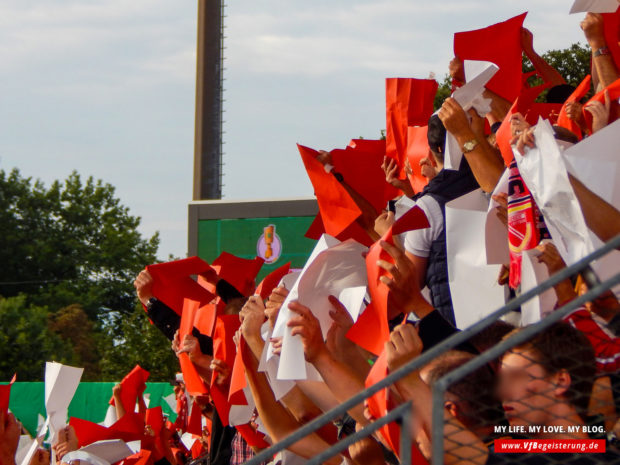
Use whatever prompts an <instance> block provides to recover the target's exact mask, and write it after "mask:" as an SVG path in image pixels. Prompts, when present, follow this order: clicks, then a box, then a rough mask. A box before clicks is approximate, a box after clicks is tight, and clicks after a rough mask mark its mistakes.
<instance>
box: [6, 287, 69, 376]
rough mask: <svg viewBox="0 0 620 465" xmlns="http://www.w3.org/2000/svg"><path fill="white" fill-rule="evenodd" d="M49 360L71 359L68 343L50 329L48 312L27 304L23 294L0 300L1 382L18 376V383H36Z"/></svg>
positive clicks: (67, 361) (42, 308) (63, 360)
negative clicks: (15, 375) (15, 374)
mask: <svg viewBox="0 0 620 465" xmlns="http://www.w3.org/2000/svg"><path fill="white" fill-rule="evenodd" d="M52 360H55V361H58V362H61V363H70V362H71V361H72V360H73V357H72V350H71V344H69V343H67V342H66V341H64V340H63V339H62V338H61V337H59V336H58V334H56V333H55V332H54V331H52V330H51V329H50V328H49V326H48V311H47V309H46V308H45V307H39V306H36V305H29V304H27V301H26V296H24V295H21V296H18V297H10V298H0V379H2V380H3V381H8V380H9V379H10V378H11V377H12V376H13V374H14V373H17V376H18V380H19V381H39V380H41V379H42V376H43V373H44V364H45V362H46V361H52Z"/></svg>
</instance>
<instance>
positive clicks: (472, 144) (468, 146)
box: [463, 141, 476, 152]
mask: <svg viewBox="0 0 620 465" xmlns="http://www.w3.org/2000/svg"><path fill="white" fill-rule="evenodd" d="M463 147H464V148H465V150H467V151H468V152H471V151H472V150H473V149H474V148H475V147H476V143H475V142H473V141H469V142H465V145H464V146H463Z"/></svg>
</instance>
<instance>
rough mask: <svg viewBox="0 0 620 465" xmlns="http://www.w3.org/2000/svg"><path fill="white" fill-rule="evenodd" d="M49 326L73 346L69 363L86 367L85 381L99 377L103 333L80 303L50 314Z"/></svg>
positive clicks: (83, 377)
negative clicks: (100, 344)
mask: <svg viewBox="0 0 620 465" xmlns="http://www.w3.org/2000/svg"><path fill="white" fill-rule="evenodd" d="M48 327H49V329H50V330H51V331H53V332H54V333H55V334H56V335H58V336H59V337H60V338H61V339H62V340H63V341H64V342H65V343H66V344H68V345H69V346H70V347H71V360H69V361H68V362H69V364H70V365H72V366H78V367H83V368H84V375H83V376H82V379H83V380H84V381H91V380H97V379H99V375H100V371H101V370H100V368H99V360H100V358H101V356H100V353H99V347H98V345H99V343H100V340H101V338H102V334H100V333H98V332H96V331H95V323H93V322H92V321H91V320H89V319H88V315H86V312H85V311H84V310H83V309H82V307H81V306H80V305H78V304H73V305H69V306H68V307H65V308H61V309H60V310H58V311H57V312H55V313H50V314H49V316H48Z"/></svg>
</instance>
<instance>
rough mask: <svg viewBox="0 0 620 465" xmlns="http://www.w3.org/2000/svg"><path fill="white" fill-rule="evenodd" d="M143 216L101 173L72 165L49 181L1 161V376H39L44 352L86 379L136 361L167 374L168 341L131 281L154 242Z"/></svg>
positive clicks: (116, 373)
mask: <svg viewBox="0 0 620 465" xmlns="http://www.w3.org/2000/svg"><path fill="white" fill-rule="evenodd" d="M139 224H140V218H138V217H135V216H132V215H131V214H130V213H129V210H128V208H127V207H125V206H123V205H122V204H121V202H120V200H119V199H118V198H117V197H116V196H115V191H114V187H112V186H111V185H110V184H106V183H104V182H103V181H101V180H98V181H95V180H94V179H93V178H92V177H90V178H88V179H86V181H83V180H82V179H81V177H80V176H79V175H78V174H77V173H76V172H73V173H71V175H69V177H68V178H67V179H66V180H65V181H63V182H59V181H56V182H54V183H52V184H51V185H50V186H49V187H46V186H45V185H44V184H43V183H42V182H41V181H38V180H37V181H33V180H32V179H31V178H25V177H22V176H21V174H20V173H19V171H18V170H13V171H11V172H8V173H7V172H5V171H4V170H0V263H2V266H0V296H1V297H0V299H1V300H0V377H1V378H0V379H5V380H8V379H9V377H10V376H12V374H13V372H15V371H17V372H18V377H19V379H20V380H23V381H26V380H41V379H42V375H43V372H44V364H45V362H46V361H49V360H56V361H58V362H62V363H67V364H69V365H73V366H82V367H84V368H85V372H84V376H83V379H85V380H99V379H102V377H103V378H105V379H107V380H119V379H120V378H122V377H123V376H124V375H125V374H126V373H127V372H128V371H129V370H130V369H131V368H133V366H134V365H135V364H136V363H140V364H141V365H143V366H144V367H145V368H147V369H149V368H150V369H151V371H152V376H151V380H153V381H160V380H165V379H168V378H169V376H170V373H173V372H174V369H176V367H177V366H178V364H177V362H176V359H175V357H174V354H172V352H171V351H170V344H169V342H168V341H167V340H166V339H165V338H164V337H163V336H161V335H160V334H159V333H158V331H157V330H156V329H155V328H154V327H152V326H151V325H150V324H149V323H148V320H147V319H146V317H145V315H144V312H143V311H142V310H141V311H140V312H141V313H138V312H137V311H136V296H135V290H134V288H133V280H134V278H135V276H136V275H137V274H138V273H139V272H140V271H141V270H142V269H143V268H144V266H145V265H147V264H150V263H154V262H155V261H156V252H157V246H158V243H159V238H158V235H157V234H155V235H153V236H152V237H151V238H148V239H145V238H143V237H142V236H141V235H140V233H139V231H138V229H137V228H138V226H139ZM102 357H103V359H102ZM115 357H116V358H115ZM173 359H174V360H173ZM172 362H174V363H172Z"/></svg>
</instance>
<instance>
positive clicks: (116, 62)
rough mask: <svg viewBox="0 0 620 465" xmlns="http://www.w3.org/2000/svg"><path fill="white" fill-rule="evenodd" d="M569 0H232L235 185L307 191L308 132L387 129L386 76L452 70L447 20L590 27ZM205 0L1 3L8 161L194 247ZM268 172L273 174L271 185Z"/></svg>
mask: <svg viewBox="0 0 620 465" xmlns="http://www.w3.org/2000/svg"><path fill="white" fill-rule="evenodd" d="M569 3H570V2H568V3H567V2H566V0H545V1H540V0H503V1H501V2H489V1H488V0H486V1H482V0H461V1H456V0H444V1H439V2H427V1H421V0H363V1H362V0H355V1H354V0H313V1H311V2H309V1H301V0H263V1H260V2H255V1H250V0H235V1H231V2H230V3H229V4H228V7H227V9H226V14H227V18H226V21H225V23H226V26H227V27H226V35H227V41H226V47H227V49H226V52H225V55H226V61H225V67H226V68H227V70H226V72H225V77H226V79H227V80H226V81H225V87H226V93H225V99H226V103H225V109H226V113H225V119H226V125H225V130H226V135H225V139H226V145H225V163H226V165H225V168H224V174H225V177H224V182H225V188H224V192H225V194H226V196H227V197H230V198H248V197H272V196H305V195H311V194H312V188H311V186H310V183H309V182H308V180H307V176H306V174H305V172H304V170H303V166H302V165H301V162H300V160H299V155H298V154H297V152H296V147H295V143H296V142H298V141H300V142H304V143H306V144H309V145H314V146H317V147H324V148H328V149H329V148H331V147H335V146H343V145H345V144H346V143H347V142H348V139H349V138H351V137H357V136H360V135H363V136H365V137H377V136H378V134H379V130H380V129H381V128H383V127H385V122H384V119H385V113H384V108H383V102H384V95H383V93H384V81H383V79H384V78H385V77H387V76H405V77H407V76H412V77H426V76H428V73H429V72H431V71H434V72H435V73H436V75H437V76H438V77H439V78H441V77H442V76H443V75H444V74H445V72H446V67H447V63H448V61H449V59H450V58H451V54H452V53H451V52H452V50H451V49H452V34H453V33H454V32H456V31H460V30H468V29H473V28H478V27H484V26H486V25H488V24H492V23H494V22H497V21H501V20H504V19H507V18H509V17H511V16H514V15H516V14H519V13H521V12H522V11H524V10H526V9H530V14H529V16H528V18H527V20H526V24H527V25H528V27H530V28H531V29H532V30H533V32H534V34H535V46H536V48H537V49H538V50H539V51H545V50H547V49H549V48H563V47H566V46H568V45H570V44H571V43H573V42H576V41H579V40H582V41H583V35H582V33H581V31H580V30H579V26H578V23H579V19H580V18H579V16H580V15H576V16H572V17H569V16H568V9H569V7H570V5H569ZM195 40H196V2H171V1H169V0H106V1H100V0H39V1H36V2H35V1H33V0H21V1H18V0H4V1H2V2H0V62H2V67H0V76H1V79H2V82H3V105H2V107H0V124H1V125H2V127H3V138H2V139H1V140H0V157H1V162H0V167H2V168H4V169H7V168H11V167H12V166H18V167H20V168H21V169H22V170H23V171H24V174H25V175H29V176H34V177H41V178H43V179H45V180H47V181H50V180H51V179H54V178H62V177H65V176H66V175H67V174H68V173H69V172H70V171H71V170H72V169H74V168H75V169H78V170H79V171H80V172H81V173H83V175H84V176H87V175H89V174H92V175H94V176H95V177H100V178H104V179H105V180H106V181H107V182H110V183H112V184H113V185H115V186H117V192H118V194H119V196H121V199H122V201H123V203H125V204H127V205H128V206H130V207H131V209H132V212H133V213H134V214H136V215H139V216H141V217H142V218H143V226H142V228H143V231H144V232H145V233H146V234H149V235H150V234H152V232H153V231H154V230H155V229H161V233H162V247H161V249H160V252H161V253H160V255H161V256H162V257H165V256H167V255H168V253H170V252H172V253H174V254H175V255H183V254H184V251H185V248H186V237H187V235H186V232H185V228H186V221H187V219H186V212H187V202H188V201H189V200H190V196H191V185H192V179H191V169H192V157H193V140H192V138H193V117H194V90H195V89H194V86H195V77H194V73H195V64H196V60H195ZM265 179H268V180H270V181H269V182H268V183H265V181H264V180H265Z"/></svg>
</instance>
